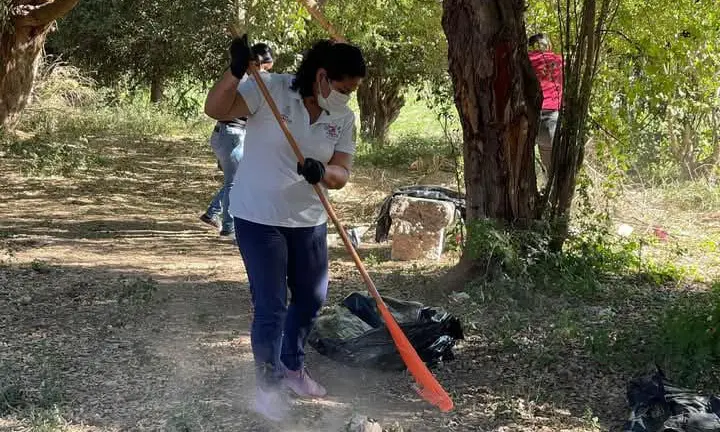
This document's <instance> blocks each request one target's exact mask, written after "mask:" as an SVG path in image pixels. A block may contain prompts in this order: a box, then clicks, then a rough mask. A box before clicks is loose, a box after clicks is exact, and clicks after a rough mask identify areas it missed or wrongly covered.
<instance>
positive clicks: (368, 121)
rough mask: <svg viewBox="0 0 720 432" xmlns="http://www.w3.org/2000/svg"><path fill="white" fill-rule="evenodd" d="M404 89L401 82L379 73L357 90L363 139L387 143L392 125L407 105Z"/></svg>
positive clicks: (366, 80) (381, 143)
mask: <svg viewBox="0 0 720 432" xmlns="http://www.w3.org/2000/svg"><path fill="white" fill-rule="evenodd" d="M403 90H404V88H403V86H402V85H401V84H400V83H399V82H397V81H394V80H392V79H389V78H384V77H382V76H378V75H375V76H370V77H368V78H366V79H365V80H364V81H363V84H362V85H361V86H360V88H358V92H357V99H358V106H359V108H360V127H361V129H360V133H361V136H362V137H363V139H366V140H368V141H370V142H372V143H373V145H378V146H382V145H384V144H385V142H386V141H387V133H388V130H389V129H390V125H391V124H392V123H393V122H394V121H395V120H397V118H398V116H399V115H400V110H401V109H402V107H403V106H404V105H405V97H404V96H403V94H402V92H403Z"/></svg>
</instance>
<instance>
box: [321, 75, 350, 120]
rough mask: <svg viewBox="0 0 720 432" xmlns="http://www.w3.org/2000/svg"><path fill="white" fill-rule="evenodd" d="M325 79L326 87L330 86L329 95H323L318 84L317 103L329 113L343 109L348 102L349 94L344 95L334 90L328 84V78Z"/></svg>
mask: <svg viewBox="0 0 720 432" xmlns="http://www.w3.org/2000/svg"><path fill="white" fill-rule="evenodd" d="M325 79H326V80H327V83H328V87H330V95H329V96H328V97H325V96H323V95H322V90H321V89H320V87H319V86H318V95H317V101H318V105H320V108H322V109H324V110H326V111H328V112H330V113H334V112H338V111H342V110H344V109H345V107H347V104H348V102H350V95H346V94H343V93H340V92H339V91H337V90H335V89H334V88H333V87H332V85H330V79H328V78H325Z"/></svg>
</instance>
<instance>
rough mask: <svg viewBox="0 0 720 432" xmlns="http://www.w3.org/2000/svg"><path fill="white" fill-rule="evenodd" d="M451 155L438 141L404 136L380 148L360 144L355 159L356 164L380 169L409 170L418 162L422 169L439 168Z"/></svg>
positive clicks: (418, 136)
mask: <svg viewBox="0 0 720 432" xmlns="http://www.w3.org/2000/svg"><path fill="white" fill-rule="evenodd" d="M451 154H452V149H451V148H450V147H449V146H448V145H447V143H445V142H443V141H442V140H440V139H437V138H427V137H423V136H420V135H405V136H401V137H399V138H397V139H396V140H393V141H392V142H390V143H388V144H386V145H384V146H381V147H378V146H373V145H371V144H369V143H366V142H361V143H359V145H358V149H357V154H356V158H357V160H358V163H361V164H367V165H373V166H376V167H381V168H409V167H410V166H411V165H412V164H413V163H415V162H418V161H420V162H419V163H420V164H422V165H423V166H422V167H427V168H428V169H430V168H440V166H439V164H440V163H441V162H442V160H443V159H445V160H449V159H450V157H451ZM422 167H420V168H422Z"/></svg>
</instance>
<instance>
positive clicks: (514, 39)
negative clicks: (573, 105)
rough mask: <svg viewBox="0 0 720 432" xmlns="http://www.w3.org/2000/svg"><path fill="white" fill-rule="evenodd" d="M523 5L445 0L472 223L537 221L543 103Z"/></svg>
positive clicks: (518, 0)
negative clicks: (536, 153)
mask: <svg viewBox="0 0 720 432" xmlns="http://www.w3.org/2000/svg"><path fill="white" fill-rule="evenodd" d="M524 7H525V2H524V1H523V0H445V2H444V3H443V8H444V13H443V28H444V30H445V34H446V36H447V39H448V60H449V67H450V75H451V76H452V80H453V84H454V88H455V105H456V107H457V110H458V113H459V116H460V121H461V123H462V129H463V142H464V145H463V147H464V156H465V187H466V191H467V219H468V221H470V222H471V221H472V220H478V219H487V218H489V219H496V220H500V221H503V222H508V223H512V224H519V225H526V224H528V223H529V222H530V221H532V220H535V219H537V218H538V217H539V214H538V212H537V209H536V202H537V198H538V191H537V183H536V177H535V165H534V153H533V150H534V144H535V137H536V135H537V130H538V122H539V114H540V105H541V97H540V90H539V85H538V82H537V78H536V77H535V74H534V72H533V70H532V66H531V65H530V60H529V58H528V54H527V38H526V33H525V22H524V18H523V10H524Z"/></svg>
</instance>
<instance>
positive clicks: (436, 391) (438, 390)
mask: <svg viewBox="0 0 720 432" xmlns="http://www.w3.org/2000/svg"><path fill="white" fill-rule="evenodd" d="M300 2H301V3H302V4H303V5H304V6H305V7H306V8H307V10H308V11H309V12H310V14H311V15H312V16H313V17H314V18H315V19H316V20H317V21H318V22H319V23H320V24H321V25H322V26H323V27H324V28H325V29H326V30H327V31H328V32H329V33H330V34H331V35H332V36H333V38H334V39H335V40H337V41H342V42H344V41H345V39H344V38H343V37H342V36H340V34H339V33H338V32H337V31H335V29H334V28H333V27H332V26H331V25H330V23H329V22H328V21H327V19H325V17H324V16H323V14H322V12H321V11H320V10H319V9H318V8H317V5H316V4H315V2H314V0H300ZM231 33H232V34H233V36H235V37H238V36H240V35H241V30H240V27H239V26H235V25H234V26H232V27H231ZM248 70H249V72H250V74H251V75H252V76H253V77H254V78H255V81H256V82H257V85H258V88H259V89H260V92H261V93H262V95H263V97H264V98H265V101H266V102H267V104H268V106H269V107H270V110H271V111H272V113H273V115H274V116H275V119H276V120H277V122H278V125H279V126H280V129H282V131H283V133H284V134H285V138H287V140H288V143H289V144H290V147H292V150H293V153H295V156H296V157H297V160H298V162H300V163H301V164H302V163H304V162H305V158H304V156H303V154H302V152H301V151H300V148H299V147H298V144H297V142H296V141H295V138H294V137H293V136H292V133H291V132H290V130H289V129H288V128H287V126H286V125H285V122H284V121H283V120H282V116H281V114H280V111H279V110H278V108H277V105H276V104H275V101H273V98H272V96H271V95H270V92H269V91H268V88H267V86H266V85H265V82H264V81H263V79H262V78H261V76H260V72H259V70H258V68H257V66H256V65H255V64H254V63H252V62H251V64H250V67H249V69H248ZM313 188H314V189H315V192H316V193H317V195H318V197H319V198H320V202H322V205H323V207H324V208H325V211H326V212H327V214H328V217H329V218H330V220H332V222H333V224H334V225H335V228H336V229H337V231H338V233H339V234H340V238H342V241H343V244H344V245H345V249H346V250H347V252H348V253H349V254H350V257H351V258H352V260H353V261H354V262H355V266H356V267H357V269H358V271H359V272H360V276H361V277H362V279H363V281H364V282H365V285H366V286H367V289H368V291H369V292H370V295H372V297H373V298H374V299H375V302H376V303H377V307H378V310H379V311H380V314H381V316H382V318H383V320H384V321H385V325H386V326H387V329H388V331H389V333H390V335H391V336H392V339H393V341H394V342H395V346H396V347H397V350H398V352H399V353H400V356H401V357H402V359H403V361H404V362H405V365H406V366H407V368H408V371H409V372H410V373H411V374H412V376H413V377H414V378H415V382H416V383H417V386H416V390H417V392H418V394H419V395H420V396H421V397H422V398H423V399H425V400H426V401H428V402H430V403H431V404H433V405H435V406H437V407H438V408H439V409H440V410H441V411H443V412H447V411H450V410H452V408H453V401H452V399H451V398H450V396H449V395H448V394H447V392H446V391H445V389H443V388H442V386H441V385H440V383H439V382H438V381H437V379H435V376H433V374H432V373H431V372H430V370H429V369H428V367H427V365H425V362H423V361H422V359H421V358H420V356H419V355H418V353H417V351H415V348H413V346H412V344H410V341H409V340H408V338H407V336H405V333H403V331H402V329H401V328H400V326H399V325H398V323H397V321H395V318H394V317H393V316H392V314H391V313H390V310H389V309H388V307H387V305H386V304H385V302H384V301H383V299H382V297H381V296H380V293H379V292H378V290H377V287H376V286H375V283H374V282H373V281H372V279H371V278H370V275H369V274H368V272H367V270H366V269H365V265H364V264H363V262H362V260H361V259H360V256H359V255H358V253H357V251H355V248H354V247H353V245H352V243H351V241H350V238H349V237H348V235H347V233H346V232H345V228H344V227H343V225H342V223H341V222H340V220H339V219H338V217H337V215H336V214H335V210H334V209H333V206H332V205H331V204H330V201H328V199H327V197H326V196H325V194H324V193H323V191H322V189H321V188H320V186H319V185H317V184H316V185H313Z"/></svg>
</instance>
